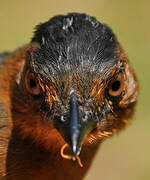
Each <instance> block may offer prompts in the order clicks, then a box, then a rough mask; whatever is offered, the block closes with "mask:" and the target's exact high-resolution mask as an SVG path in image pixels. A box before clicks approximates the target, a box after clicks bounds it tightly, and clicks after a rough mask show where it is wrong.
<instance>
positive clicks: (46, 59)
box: [32, 13, 117, 75]
mask: <svg viewBox="0 0 150 180" xmlns="http://www.w3.org/2000/svg"><path fill="white" fill-rule="evenodd" d="M32 42H37V43H39V44H40V48H39V49H37V50H36V51H35V52H34V55H33V56H34V70H35V72H38V73H39V74H51V75H52V74H55V75H56V74H61V73H62V72H63V73H64V72H65V73H66V72H72V71H73V70H74V69H78V70H79V71H84V69H86V71H87V70H88V69H89V71H91V70H94V72H96V73H97V72H102V70H103V69H104V67H106V65H107V66H108V67H110V66H112V65H114V63H116V61H117V52H116V47H117V40H116V38H115V35H114V34H113V32H112V31H111V29H110V28H108V27H107V26H106V25H104V24H101V23H100V22H98V21H97V20H96V19H95V18H94V17H91V16H88V15H86V14H78V13H71V14H68V15H67V16H62V15H59V16H55V17H53V18H52V19H50V20H49V21H47V22H46V23H44V24H40V25H38V26H37V30H36V31H35V35H34V37H33V39H32ZM104 64H105V65H104ZM87 67H89V68H87ZM42 70H43V72H41V71H42ZM58 72H59V73H58Z"/></svg>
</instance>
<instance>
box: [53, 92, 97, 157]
mask: <svg viewBox="0 0 150 180" xmlns="http://www.w3.org/2000/svg"><path fill="white" fill-rule="evenodd" d="M69 103H70V112H69V115H68V116H67V119H66V121H64V122H62V121H58V120H57V122H56V128H57V129H58V131H59V132H60V134H61V135H62V136H63V138H64V140H65V141H66V142H67V143H68V144H69V146H70V148H71V150H72V153H73V156H77V155H79V154H80V150H81V147H82V143H83V141H84V139H85V137H86V136H87V135H88V133H89V132H90V131H91V130H92V129H93V128H94V126H95V124H96V121H95V120H94V119H93V115H92V114H91V113H88V112H83V110H82V109H83V108H79V105H78V99H77V95H76V93H75V91H74V90H72V91H71V92H70V99H69Z"/></svg>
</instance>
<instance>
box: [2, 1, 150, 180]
mask: <svg viewBox="0 0 150 180" xmlns="http://www.w3.org/2000/svg"><path fill="white" fill-rule="evenodd" d="M68 12H86V13H88V14H90V15H93V16H95V17H97V19H98V20H99V21H101V22H103V23H106V24H108V25H110V27H112V29H113V30H114V32H115V33H116V35H117V37H118V39H119V41H120V43H121V44H122V46H123V48H124V49H125V50H126V52H127V54H128V57H129V59H130V62H131V64H132V66H133V67H134V69H135V71H136V72H137V76H138V79H139V82H140V96H139V100H138V106H137V111H136V115H135V118H134V120H132V124H131V126H128V127H127V128H126V130H125V131H123V132H122V133H120V134H119V135H117V136H114V137H113V138H110V139H107V140H106V141H105V142H104V143H103V145H102V146H101V149H100V150H99V152H98V154H97V156H96V158H95V161H94V163H93V165H92V168H91V169H90V171H89V173H88V175H87V176H86V178H85V179H86V180H149V179H150V108H149V100H150V95H149V88H150V67H149V66H150V1H149V0H91V1H90V0H75V1H72V0H61V1H58V0H0V52H3V51H8V50H10V51H13V50H14V49H16V48H17V47H19V46H22V45H23V44H25V43H28V42H29V41H30V39H31V37H32V35H33V28H34V26H35V25H37V24H39V23H40V22H44V21H46V20H48V19H49V18H50V17H52V16H54V15H57V14H66V13H68Z"/></svg>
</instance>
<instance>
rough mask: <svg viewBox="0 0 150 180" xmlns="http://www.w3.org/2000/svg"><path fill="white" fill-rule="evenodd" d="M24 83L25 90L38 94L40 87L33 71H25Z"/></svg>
mask: <svg viewBox="0 0 150 180" xmlns="http://www.w3.org/2000/svg"><path fill="white" fill-rule="evenodd" d="M25 85H26V88H27V90H28V91H29V92H30V93H31V94H33V95H39V94H40V92H41V88H40V85H39V81H38V80H37V79H36V77H35V76H34V74H33V73H31V72H27V74H26V77H25Z"/></svg>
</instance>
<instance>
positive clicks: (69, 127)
mask: <svg viewBox="0 0 150 180" xmlns="http://www.w3.org/2000/svg"><path fill="white" fill-rule="evenodd" d="M137 93H138V83H137V79H136V76H135V73H134V71H133V69H132V68H131V66H130V64H129V62H128V59H127V57H126V55H125V53H124V51H123V50H122V48H121V46H120V44H119V43H118V41H117V39H116V37H115V35H114V34H113V32H112V31H111V30H110V28H108V27H107V26H106V25H104V24H101V23H99V22H98V21H97V20H96V19H95V18H93V17H91V16H88V15H85V14H78V13H72V14H69V15H67V16H56V17H54V18H52V19H51V20H50V21H48V22H46V23H44V24H41V25H39V26H37V30H36V32H35V35H34V37H33V39H32V41H31V42H30V43H29V44H27V45H26V46H24V47H22V48H20V49H18V50H17V51H15V52H13V53H9V54H3V55H1V64H0V179H6V180H20V179H21V180H43V179H44V180H50V179H57V180H59V179H61V180H62V179H65V180H66V179H72V180H73V179H78V180H80V179H83V177H84V175H85V174H86V172H87V170H88V169H89V167H90V165H91V163H92V160H93V158H94V156H95V154H96V152H97V150H98V147H99V146H100V144H101V142H102V141H103V140H104V139H105V138H106V137H110V136H112V135H113V134H114V133H117V132H119V131H120V130H121V129H122V128H124V127H125V125H126V124H128V122H129V119H130V118H131V117H132V115H133V112H134V109H135V104H136V100H137ZM66 143H67V144H68V146H66V148H65V149H64V152H63V153H64V155H67V156H68V157H71V158H72V159H74V160H75V161H72V160H67V159H65V158H63V157H62V156H63V155H62V154H61V149H62V147H63V146H64V145H65V144H66ZM64 157H65V156H64ZM79 158H80V159H79ZM79 160H81V162H82V164H83V167H80V166H79V165H81V164H80V163H79ZM99 176H100V175H99Z"/></svg>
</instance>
